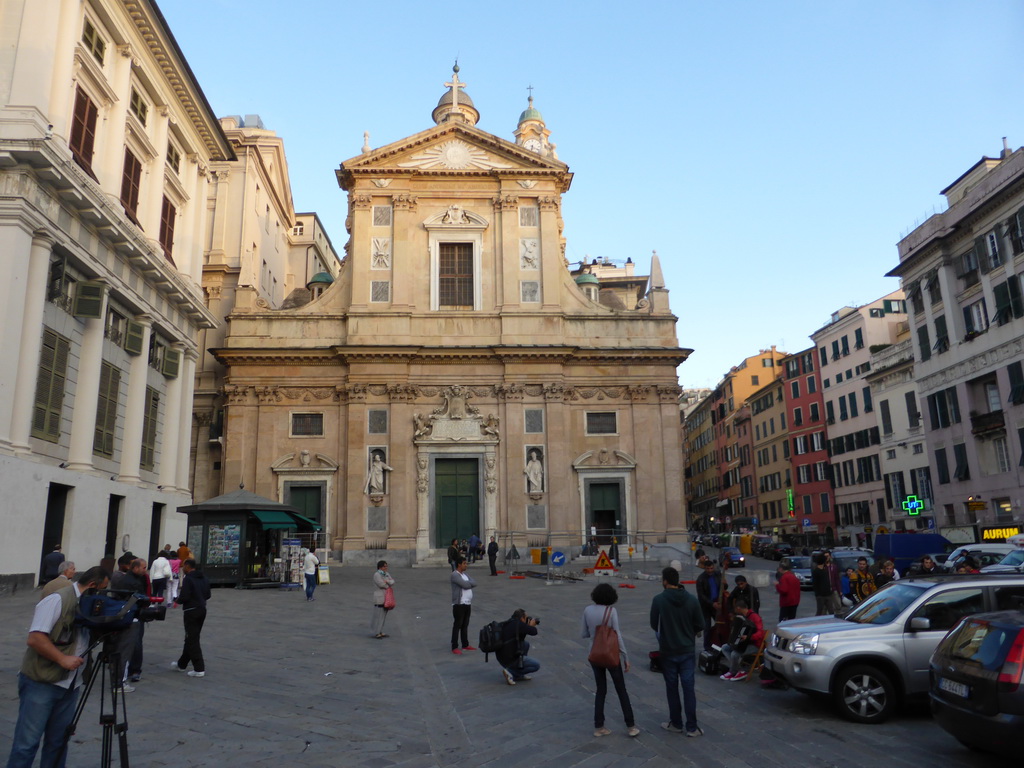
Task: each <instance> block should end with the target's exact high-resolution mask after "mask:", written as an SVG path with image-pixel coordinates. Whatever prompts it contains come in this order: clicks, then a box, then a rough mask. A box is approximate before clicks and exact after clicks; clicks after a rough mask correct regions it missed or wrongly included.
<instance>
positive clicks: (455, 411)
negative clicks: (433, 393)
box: [430, 384, 480, 419]
mask: <svg viewBox="0 0 1024 768" xmlns="http://www.w3.org/2000/svg"><path fill="white" fill-rule="evenodd" d="M441 396H442V397H443V398H444V403H443V404H442V405H439V406H438V407H437V408H435V409H434V411H433V413H431V415H430V418H431V419H436V418H438V417H440V416H443V417H446V418H449V419H470V418H474V417H476V418H479V414H480V409H479V408H476V407H474V406H472V405H470V404H469V403H467V402H466V401H467V400H468V399H469V398H470V397H471V396H472V394H471V393H470V392H469V390H467V389H466V388H465V387H462V386H460V385H458V384H456V385H454V386H451V387H447V388H445V390H444V392H443V393H442V395H441Z"/></svg>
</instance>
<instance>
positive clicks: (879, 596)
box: [765, 574, 1024, 723]
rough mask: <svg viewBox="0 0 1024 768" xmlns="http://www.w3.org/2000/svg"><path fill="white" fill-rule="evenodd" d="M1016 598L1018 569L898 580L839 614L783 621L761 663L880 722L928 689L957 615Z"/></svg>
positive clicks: (1022, 582)
mask: <svg viewBox="0 0 1024 768" xmlns="http://www.w3.org/2000/svg"><path fill="white" fill-rule="evenodd" d="M1020 598H1024V575H1018V574H1013V575H1010V574H1006V575H999V574H993V575H988V574H981V575H968V574H963V575H952V574H951V575H943V576H928V577H921V578H904V579H900V580H899V581H895V582H892V583H890V584H888V585H886V586H885V587H883V588H882V589H880V590H879V591H878V592H876V593H875V594H873V595H871V597H869V598H868V599H867V600H865V601H864V602H862V603H859V604H858V605H856V606H854V608H853V609H852V610H850V612H849V613H847V614H846V615H845V616H842V614H840V615H839V616H815V617H814V618H807V619H794V620H793V621H786V622H783V623H782V624H780V625H779V626H778V627H777V628H776V629H775V632H774V633H773V634H772V635H771V637H770V638H769V640H768V643H767V647H766V648H765V663H766V664H767V665H768V667H769V668H770V669H771V670H772V671H773V672H774V673H775V674H776V675H779V676H780V677H782V678H783V679H784V680H785V681H786V682H788V683H789V684H790V685H792V686H793V687H794V688H796V689H797V690H798V691H802V692H804V693H812V694H813V693H819V694H820V693H826V694H829V695H831V696H832V698H833V699H834V700H835V703H836V706H837V707H838V708H839V711H840V712H841V713H842V714H843V715H844V716H845V717H847V718H849V719H850V720H853V721H855V722H859V723H881V722H883V721H884V720H886V719H887V718H888V717H889V716H890V715H892V713H893V712H894V711H895V709H896V707H897V706H898V705H899V704H900V702H901V701H902V700H903V698H904V697H905V696H908V695H912V694H926V693H927V692H928V660H929V658H930V657H931V655H932V651H934V650H935V646H937V645H938V644H939V641H940V640H941V639H942V638H943V636H944V635H945V634H946V632H947V631H949V630H950V629H952V628H953V627H954V626H955V625H956V623H957V622H958V621H959V620H960V619H961V618H963V617H964V616H967V615H969V614H972V613H981V612H983V611H997V610H1008V609H1010V608H1014V607H1016V606H1017V605H1019V602H1018V600H1019V599H1020ZM840 616H842V618H840Z"/></svg>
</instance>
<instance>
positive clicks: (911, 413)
mask: <svg viewBox="0 0 1024 768" xmlns="http://www.w3.org/2000/svg"><path fill="white" fill-rule="evenodd" d="M904 397H905V398H906V401H907V419H908V420H909V422H910V424H909V426H910V427H911V428H912V429H913V428H914V427H916V426H918V425H919V424H920V423H921V412H920V411H919V410H918V409H917V395H916V394H915V393H913V392H907V393H906V394H905V395H904Z"/></svg>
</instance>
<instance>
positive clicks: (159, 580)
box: [149, 552, 171, 597]
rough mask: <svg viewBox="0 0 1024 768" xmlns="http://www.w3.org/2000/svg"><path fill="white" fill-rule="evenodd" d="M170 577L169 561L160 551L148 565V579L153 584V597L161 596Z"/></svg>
mask: <svg viewBox="0 0 1024 768" xmlns="http://www.w3.org/2000/svg"><path fill="white" fill-rule="evenodd" d="M170 578H171V563H170V561H169V560H168V559H167V558H166V557H164V553H163V552H161V553H160V554H158V555H157V556H156V560H154V561H153V563H152V564H151V565H150V566H149V581H150V583H151V584H152V585H153V597H163V596H164V592H166V591H167V582H168V580H169V579H170Z"/></svg>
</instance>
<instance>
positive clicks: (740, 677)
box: [729, 670, 747, 683]
mask: <svg viewBox="0 0 1024 768" xmlns="http://www.w3.org/2000/svg"><path fill="white" fill-rule="evenodd" d="M729 679H730V680H731V681H732V682H734V683H735V682H736V681H737V680H746V679H747V673H746V672H744V671H742V670H741V671H739V672H737V673H736V674H735V675H733V676H732V677H730V678H729Z"/></svg>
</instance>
